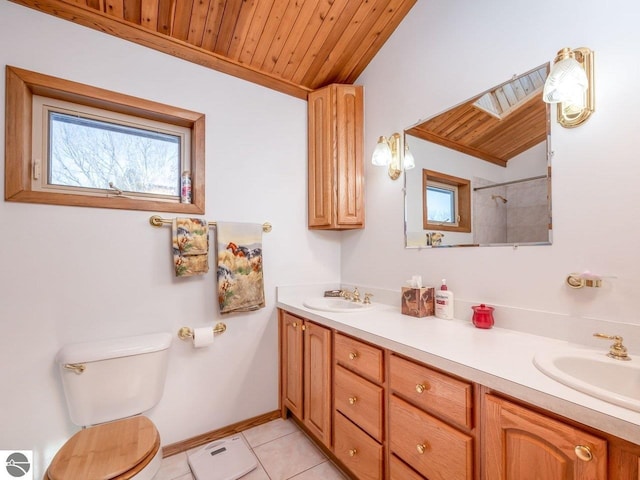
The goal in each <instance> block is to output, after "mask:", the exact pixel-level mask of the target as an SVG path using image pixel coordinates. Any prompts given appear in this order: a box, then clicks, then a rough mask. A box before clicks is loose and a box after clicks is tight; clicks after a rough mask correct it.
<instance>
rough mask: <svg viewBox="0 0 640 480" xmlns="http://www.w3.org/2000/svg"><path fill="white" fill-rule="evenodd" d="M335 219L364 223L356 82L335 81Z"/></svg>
mask: <svg viewBox="0 0 640 480" xmlns="http://www.w3.org/2000/svg"><path fill="white" fill-rule="evenodd" d="M335 88H336V130H335V132H336V146H337V149H338V151H337V175H336V177H335V178H336V182H337V210H338V212H337V217H338V218H337V221H338V225H340V226H347V227H348V226H362V225H363V224H364V208H363V204H364V198H363V192H364V185H363V177H364V164H363V148H364V147H363V139H362V131H363V111H364V109H363V98H362V87H361V86H358V85H336V86H335Z"/></svg>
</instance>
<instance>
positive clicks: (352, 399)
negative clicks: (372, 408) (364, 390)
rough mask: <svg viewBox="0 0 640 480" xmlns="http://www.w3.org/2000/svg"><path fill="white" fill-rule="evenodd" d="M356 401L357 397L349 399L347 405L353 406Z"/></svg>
mask: <svg viewBox="0 0 640 480" xmlns="http://www.w3.org/2000/svg"><path fill="white" fill-rule="evenodd" d="M357 401H358V397H349V403H350V404H351V405H355V404H356V402H357Z"/></svg>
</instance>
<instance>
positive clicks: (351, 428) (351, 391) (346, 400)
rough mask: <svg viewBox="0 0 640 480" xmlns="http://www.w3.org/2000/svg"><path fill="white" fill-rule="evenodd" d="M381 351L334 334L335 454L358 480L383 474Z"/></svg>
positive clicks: (377, 478) (376, 478)
mask: <svg viewBox="0 0 640 480" xmlns="http://www.w3.org/2000/svg"><path fill="white" fill-rule="evenodd" d="M383 382H384V352H383V350H382V349H381V348H378V347H374V346H372V345H369V344H367V343H364V342H361V341H359V340H356V339H354V338H351V337H348V336H346V335H343V334H341V333H339V332H336V334H335V335H334V390H333V391H334V400H333V403H334V422H335V431H334V450H333V451H334V454H335V456H336V457H337V458H338V459H339V460H340V461H341V462H342V463H343V464H344V465H345V466H346V467H347V468H348V469H349V470H350V471H351V472H352V473H353V474H354V475H355V476H356V477H357V478H358V479H361V480H382V479H383V478H384V448H383V440H384V410H385V409H384V398H385V397H384V387H383Z"/></svg>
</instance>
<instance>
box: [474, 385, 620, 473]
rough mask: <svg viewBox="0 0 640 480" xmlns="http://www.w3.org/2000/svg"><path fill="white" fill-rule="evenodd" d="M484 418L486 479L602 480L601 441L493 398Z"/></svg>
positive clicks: (604, 452) (604, 459) (603, 445)
mask: <svg viewBox="0 0 640 480" xmlns="http://www.w3.org/2000/svg"><path fill="white" fill-rule="evenodd" d="M484 413H485V418H484V419H485V422H484V430H483V431H484V445H483V449H484V451H483V459H484V479H485V480H539V479H544V480H606V478H607V443H606V441H605V440H603V439H601V438H598V437H595V436H593V435H590V434H588V433H586V432H583V431H581V430H579V429H577V428H575V427H572V426H570V425H567V424H565V423H563V422H560V421H557V420H555V419H551V418H549V417H547V416H545V415H541V414H538V413H536V412H533V411H531V410H529V409H527V408H524V407H521V406H519V405H515V404H513V403H511V402H508V401H506V400H503V399H500V398H497V397H493V396H491V395H487V397H486V402H485V411H484Z"/></svg>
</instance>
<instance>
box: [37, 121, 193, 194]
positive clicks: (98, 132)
mask: <svg viewBox="0 0 640 480" xmlns="http://www.w3.org/2000/svg"><path fill="white" fill-rule="evenodd" d="M181 141H182V139H181V137H180V136H179V135H171V134H166V133H162V132H156V131H150V130H146V129H142V128H136V127H132V126H128V125H121V124H117V123H111V122H106V121H102V120H96V119H92V118H84V117H79V116H77V115H68V114H65V113H60V112H54V111H50V112H49V149H48V150H49V152H48V157H49V162H48V182H49V184H52V185H65V186H74V187H85V188H98V189H109V188H110V187H109V183H111V184H112V185H113V186H114V187H115V188H117V189H119V190H122V191H124V192H133V193H147V194H156V195H168V196H179V195H180V171H181V168H180V163H181V158H180V152H181Z"/></svg>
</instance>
